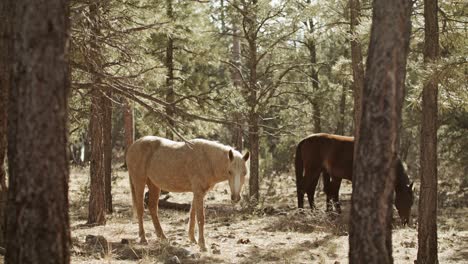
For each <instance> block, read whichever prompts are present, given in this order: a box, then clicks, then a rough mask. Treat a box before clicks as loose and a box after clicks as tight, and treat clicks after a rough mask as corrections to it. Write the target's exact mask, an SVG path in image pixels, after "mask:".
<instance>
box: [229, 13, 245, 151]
mask: <svg viewBox="0 0 468 264" xmlns="http://www.w3.org/2000/svg"><path fill="white" fill-rule="evenodd" d="M237 23H238V22H237V21H236V20H235V19H233V21H232V63H233V64H234V65H235V66H236V68H237V69H232V70H231V79H232V82H233V84H234V89H241V88H242V77H241V75H240V72H239V70H240V69H241V41H240V37H239V29H238V28H237ZM232 116H233V120H234V122H236V124H234V125H232V131H233V132H232V143H233V145H234V146H235V147H236V149H237V150H238V151H242V149H243V148H244V141H243V133H242V131H243V130H242V123H243V120H242V114H241V113H240V112H239V111H238V110H237V109H236V110H234V113H233V114H232Z"/></svg>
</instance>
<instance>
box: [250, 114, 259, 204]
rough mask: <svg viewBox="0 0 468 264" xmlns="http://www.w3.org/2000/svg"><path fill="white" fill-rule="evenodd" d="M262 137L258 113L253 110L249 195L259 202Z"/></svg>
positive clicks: (251, 119)
mask: <svg viewBox="0 0 468 264" xmlns="http://www.w3.org/2000/svg"><path fill="white" fill-rule="evenodd" d="M259 141H260V137H259V129H258V115H257V113H255V111H254V110H251V114H250V118H249V143H250V177H249V195H250V198H253V199H255V200H256V201H257V202H258V199H259V198H260V187H259V155H260V144H259Z"/></svg>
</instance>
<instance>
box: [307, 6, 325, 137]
mask: <svg viewBox="0 0 468 264" xmlns="http://www.w3.org/2000/svg"><path fill="white" fill-rule="evenodd" d="M307 3H309V4H310V0H307ZM309 33H310V34H311V35H312V34H314V21H313V20H312V19H309ZM307 48H308V49H309V56H310V64H311V67H310V77H311V79H312V90H313V93H314V97H313V99H312V111H313V112H314V116H313V124H314V132H315V133H320V132H322V124H321V120H322V114H321V112H320V104H319V100H320V98H319V96H318V92H319V79H318V67H317V46H316V44H315V40H314V39H313V38H312V37H310V38H309V39H308V40H307Z"/></svg>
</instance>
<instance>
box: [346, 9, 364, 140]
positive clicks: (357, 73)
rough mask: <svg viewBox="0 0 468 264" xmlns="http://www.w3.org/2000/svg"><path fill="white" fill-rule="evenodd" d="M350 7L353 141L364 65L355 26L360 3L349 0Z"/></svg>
mask: <svg viewBox="0 0 468 264" xmlns="http://www.w3.org/2000/svg"><path fill="white" fill-rule="evenodd" d="M349 8H350V18H351V21H350V25H351V29H350V33H351V64H352V68H353V90H354V93H353V94H354V135H355V138H354V141H355V142H356V144H357V143H358V141H359V127H360V124H359V122H360V117H361V112H362V111H361V97H362V89H363V87H364V66H363V62H362V49H361V43H360V42H359V39H358V35H357V33H356V28H357V27H358V26H359V22H360V21H359V17H360V13H361V4H360V3H359V0H349Z"/></svg>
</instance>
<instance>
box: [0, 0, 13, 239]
mask: <svg viewBox="0 0 468 264" xmlns="http://www.w3.org/2000/svg"><path fill="white" fill-rule="evenodd" d="M13 8H14V2H13V1H6V0H4V1H1V2H0V21H2V23H0V246H1V247H4V243H5V239H4V234H5V221H4V219H5V205H6V201H7V199H6V196H7V185H6V167H5V157H6V153H7V151H6V150H7V146H8V145H7V117H8V114H7V111H8V90H9V89H10V84H11V73H12V65H13V32H12V27H13V22H12V20H13Z"/></svg>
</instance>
